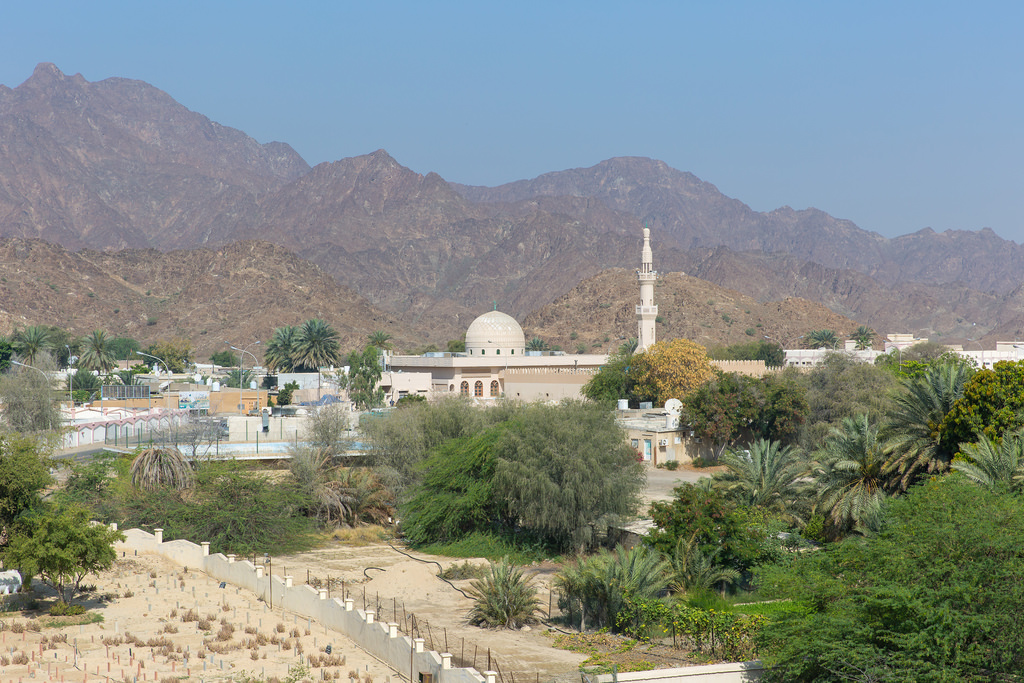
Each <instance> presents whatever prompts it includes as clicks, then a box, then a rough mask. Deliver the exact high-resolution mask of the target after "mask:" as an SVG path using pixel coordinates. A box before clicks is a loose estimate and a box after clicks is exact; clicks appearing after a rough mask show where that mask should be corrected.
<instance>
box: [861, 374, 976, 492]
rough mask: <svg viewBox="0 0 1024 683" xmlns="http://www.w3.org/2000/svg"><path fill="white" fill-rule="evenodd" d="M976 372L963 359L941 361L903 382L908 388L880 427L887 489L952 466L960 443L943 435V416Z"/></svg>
mask: <svg viewBox="0 0 1024 683" xmlns="http://www.w3.org/2000/svg"><path fill="white" fill-rule="evenodd" d="M973 372H974V371H973V369H971V368H969V367H967V366H966V365H964V364H963V363H942V364H940V365H934V366H932V367H930V368H928V370H927V372H925V374H924V375H922V376H920V377H915V378H911V379H905V380H903V381H902V385H903V390H902V391H901V392H899V393H898V394H896V396H895V397H893V403H894V405H895V407H894V409H893V410H892V411H891V412H890V413H889V416H888V420H887V421H886V423H885V424H884V425H883V426H882V428H881V429H880V430H879V438H880V439H881V440H882V442H883V445H884V448H885V453H886V457H887V460H886V463H885V465H884V466H883V468H882V473H883V474H885V475H886V476H887V477H888V478H889V480H888V482H887V487H888V488H890V489H899V490H902V491H906V490H907V487H908V486H910V485H911V484H912V483H913V482H914V480H915V479H916V478H917V477H918V476H920V475H922V474H924V473H932V472H945V471H946V470H947V469H949V464H950V462H951V461H952V460H953V455H954V453H956V450H957V447H958V446H959V444H957V443H947V440H945V439H943V435H942V430H941V426H942V421H943V419H944V418H945V417H946V415H947V414H948V413H949V411H950V410H951V409H952V408H953V404H954V403H956V401H957V399H959V398H960V397H961V396H963V394H964V385H965V384H966V383H967V380H968V379H970V377H971V375H972V374H973Z"/></svg>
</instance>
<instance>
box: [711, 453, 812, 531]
mask: <svg viewBox="0 0 1024 683" xmlns="http://www.w3.org/2000/svg"><path fill="white" fill-rule="evenodd" d="M722 464H723V465H725V466H726V468H727V470H726V471H725V472H721V473H717V474H715V475H714V479H713V484H712V486H714V487H715V488H718V489H721V490H722V491H724V492H725V493H726V495H728V496H729V497H730V498H732V499H733V500H735V501H736V502H738V503H739V504H741V505H749V506H751V507H760V508H765V509H769V510H774V511H776V512H779V513H781V514H783V515H786V516H789V517H793V518H795V517H796V509H797V507H798V505H799V502H800V500H801V499H802V498H804V496H805V495H806V487H805V486H803V485H802V479H803V476H804V474H805V472H806V469H807V467H806V464H805V463H804V461H803V459H802V458H801V457H800V451H799V450H798V449H795V448H793V447H792V446H783V445H781V444H779V443H778V442H774V441H767V440H765V439H758V440H757V441H755V442H753V443H752V444H750V448H749V449H747V450H745V451H740V450H736V449H731V450H729V451H727V452H726V454H725V455H724V456H722Z"/></svg>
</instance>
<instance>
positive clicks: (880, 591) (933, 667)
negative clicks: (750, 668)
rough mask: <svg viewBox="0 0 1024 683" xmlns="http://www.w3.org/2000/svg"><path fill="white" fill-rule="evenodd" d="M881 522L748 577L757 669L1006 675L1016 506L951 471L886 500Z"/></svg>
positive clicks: (792, 678) (1017, 637) (1013, 636)
mask: <svg viewBox="0 0 1024 683" xmlns="http://www.w3.org/2000/svg"><path fill="white" fill-rule="evenodd" d="M886 517H887V521H886V522H885V523H884V524H883V527H882V529H881V531H880V532H879V533H878V534H877V535H876V536H873V537H869V538H866V539H862V538H851V539H847V540H846V541H843V542H841V543H837V544H832V545H831V546H829V547H828V548H826V549H825V550H824V551H821V552H815V553H805V554H802V555H800V556H797V557H795V558H793V560H792V563H791V564H789V565H782V566H778V567H766V568H765V569H764V570H763V571H762V572H761V573H760V575H759V577H758V586H759V590H760V591H761V592H762V593H763V594H765V595H766V596H775V597H779V598H788V599H790V600H792V601H793V606H794V608H793V609H790V610H785V611H782V612H780V613H778V614H777V615H776V616H775V617H774V618H773V619H771V620H769V621H768V622H767V623H766V624H765V626H764V642H763V646H762V648H761V652H760V655H761V659H762V661H764V662H765V663H766V664H767V665H768V666H769V675H768V680H771V681H786V682H787V683H789V682H795V683H801V682H804V681H837V682H838V681H849V680H857V681H868V680H875V681H896V680H900V681H963V682H966V683H973V682H977V683H980V682H982V681H986V682H987V681H1000V680H1006V681H1009V680H1013V679H1014V677H1018V676H1019V674H1020V671H1021V670H1022V667H1024V621H1021V619H1020V618H1019V613H1020V609H1019V608H1020V605H1021V604H1024V582H1022V581H1021V577H1022V576H1024V555H1022V554H1021V552H1020V549H1021V547H1022V546H1024V508H1022V507H1021V505H1020V500H1019V499H1018V498H1016V497H1014V496H1008V495H1005V494H997V493H994V492H992V491H989V490H988V489H985V488H983V487H979V486H975V485H973V484H971V483H969V482H967V481H964V480H963V479H962V478H961V477H943V478H939V479H937V480H933V481H929V482H926V483H925V484H924V485H922V486H919V487H915V488H914V489H913V490H912V491H910V492H908V494H907V495H906V496H902V497H899V498H894V499H891V500H890V502H889V503H888V505H887V512H886Z"/></svg>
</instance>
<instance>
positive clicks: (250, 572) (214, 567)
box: [116, 529, 621, 683]
mask: <svg viewBox="0 0 1024 683" xmlns="http://www.w3.org/2000/svg"><path fill="white" fill-rule="evenodd" d="M124 535H125V540H124V542H122V543H119V544H117V546H116V547H117V549H118V550H121V551H124V552H128V551H133V552H134V551H137V552H140V553H153V554H156V555H160V556H161V557H164V558H166V559H168V560H170V561H171V562H174V563H175V564H179V565H182V566H184V567H189V568H195V569H200V570H202V571H204V572H205V573H206V574H207V575H209V576H211V577H212V578H214V579H217V580H218V581H226V582H227V583H230V584H232V585H234V586H239V587H241V588H245V589H246V590H249V591H252V592H253V593H255V594H256V595H258V596H260V597H261V598H263V600H264V601H267V602H269V601H270V598H271V590H272V591H273V595H272V597H273V605H274V608H275V609H283V610H287V611H289V612H292V613H295V614H299V615H301V616H304V617H309V618H311V619H315V620H316V621H318V622H320V623H321V624H323V625H324V626H326V627H327V628H330V629H333V630H335V631H338V632H340V633H342V634H344V635H346V636H348V637H349V638H351V639H352V640H353V641H355V642H356V644H358V645H359V647H361V648H362V649H363V650H366V651H367V652H369V653H370V654H372V655H374V656H375V657H377V658H378V659H380V660H382V661H384V662H386V663H387V664H388V665H389V666H391V667H392V668H394V669H395V670H396V671H399V672H401V674H402V676H403V677H405V676H408V675H409V666H410V661H412V664H413V667H414V668H415V670H416V673H417V674H420V673H430V674H432V675H433V677H434V680H435V681H437V682H438V683H485V682H486V683H493V681H494V678H493V676H492V675H490V674H491V673H492V672H484V673H485V675H481V674H479V673H478V672H477V671H476V669H472V668H465V669H451V668H449V669H445V668H443V663H444V659H443V658H442V656H441V655H440V654H438V653H437V652H432V651H423V639H422V638H417V639H415V641H413V640H412V639H410V638H409V637H408V636H400V635H397V634H396V635H395V636H393V637H392V636H391V634H390V633H389V628H388V626H387V624H381V623H379V622H377V621H375V620H372V618H371V617H370V615H372V614H373V613H372V611H371V612H369V614H368V613H367V612H364V611H363V610H357V609H355V607H354V606H353V602H352V601H351V600H349V601H348V602H347V603H346V602H343V601H342V600H339V599H338V598H331V599H327V597H326V591H324V592H320V591H317V590H316V589H314V588H312V587H310V586H307V585H305V584H302V585H299V586H286V585H285V580H284V579H283V578H282V577H278V576H271V577H267V576H265V575H263V576H257V574H263V573H264V571H265V570H264V571H259V570H263V569H264V567H263V566H262V565H261V566H260V567H258V568H257V567H254V566H253V564H252V562H249V561H248V560H236V561H234V562H229V561H228V557H226V556H225V555H222V554H220V553H215V554H213V555H210V554H208V552H209V545H208V544H203V545H196V544H195V543H192V542H191V541H181V540H178V541H168V542H166V543H164V542H163V541H162V538H161V536H162V534H161V533H159V530H158V533H157V534H150V533H148V532H146V531H142V530H141V529H128V530H127V531H125V532H124ZM413 650H415V652H413ZM410 657H411V659H410ZM447 661H448V662H450V661H451V660H450V658H447ZM485 676H486V677H485ZM620 678H621V677H620Z"/></svg>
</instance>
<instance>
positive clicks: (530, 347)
mask: <svg viewBox="0 0 1024 683" xmlns="http://www.w3.org/2000/svg"><path fill="white" fill-rule="evenodd" d="M526 350H527V351H547V350H548V343H547V342H546V341H544V340H543V339H541V338H540V337H534V338H533V339H531V340H530V341H528V342H527V343H526Z"/></svg>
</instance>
